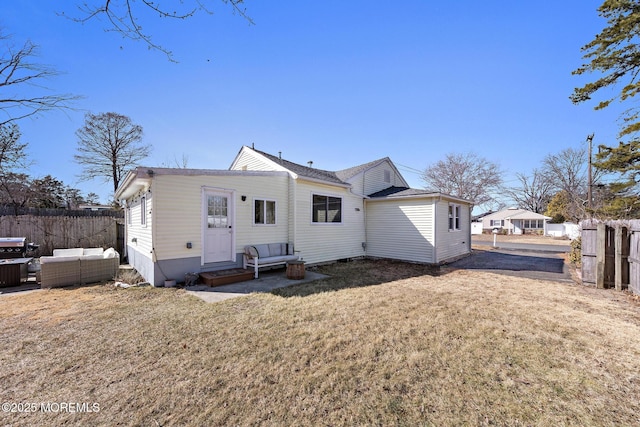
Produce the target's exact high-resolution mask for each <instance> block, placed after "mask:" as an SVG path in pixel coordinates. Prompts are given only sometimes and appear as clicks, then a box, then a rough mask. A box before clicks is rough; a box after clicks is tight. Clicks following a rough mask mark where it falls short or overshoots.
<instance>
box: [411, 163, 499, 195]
mask: <svg viewBox="0 0 640 427" xmlns="http://www.w3.org/2000/svg"><path fill="white" fill-rule="evenodd" d="M502 175H503V172H502V170H501V169H500V167H499V166H498V165H497V164H495V163H493V162H490V161H488V160H487V159H484V158H482V157H479V156H478V155H476V154H473V153H467V154H447V156H446V158H445V160H440V161H438V162H436V163H435V164H433V165H431V166H429V167H428V168H427V169H425V171H424V173H423V175H422V180H423V181H424V182H425V184H426V186H425V187H427V188H430V189H433V190H437V191H440V192H442V193H445V194H450V195H452V196H457V197H461V198H463V199H466V200H469V201H471V202H472V203H473V204H474V205H476V206H479V205H485V204H488V203H490V202H494V201H495V193H496V192H497V191H498V190H499V188H500V186H501V185H502Z"/></svg>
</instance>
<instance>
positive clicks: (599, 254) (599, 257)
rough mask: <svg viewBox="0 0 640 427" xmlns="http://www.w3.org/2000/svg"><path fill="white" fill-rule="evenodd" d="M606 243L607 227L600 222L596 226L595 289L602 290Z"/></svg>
mask: <svg viewBox="0 0 640 427" xmlns="http://www.w3.org/2000/svg"><path fill="white" fill-rule="evenodd" d="M606 241H607V225H606V224H604V223H602V222H600V223H598V225H597V226H596V288H599V289H604V264H605V259H606V253H605V247H606Z"/></svg>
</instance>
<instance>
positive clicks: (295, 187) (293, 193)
mask: <svg viewBox="0 0 640 427" xmlns="http://www.w3.org/2000/svg"><path fill="white" fill-rule="evenodd" d="M289 185H290V186H292V190H291V197H290V199H291V198H292V199H293V201H292V200H289V203H293V206H292V207H291V209H289V215H291V216H292V218H289V221H293V226H292V227H291V232H292V234H293V236H291V237H292V241H293V250H294V251H295V250H296V248H297V247H298V209H297V206H298V182H297V181H296V180H295V179H294V178H293V177H292V176H291V175H289ZM294 254H295V252H294Z"/></svg>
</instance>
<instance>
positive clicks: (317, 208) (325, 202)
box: [311, 194, 342, 223]
mask: <svg viewBox="0 0 640 427" xmlns="http://www.w3.org/2000/svg"><path fill="white" fill-rule="evenodd" d="M311 220H312V222H334V223H335V222H342V199H341V198H340V197H330V196H321V195H319V194H314V195H313V208H312V219H311Z"/></svg>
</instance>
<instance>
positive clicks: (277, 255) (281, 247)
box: [243, 243, 300, 279]
mask: <svg viewBox="0 0 640 427" xmlns="http://www.w3.org/2000/svg"><path fill="white" fill-rule="evenodd" d="M299 258H300V257H299V256H298V255H294V251H293V245H292V244H290V243H265V244H261V245H249V246H245V247H244V262H243V265H244V268H245V269H246V268H247V267H253V271H254V275H253V277H254V278H256V279H257V278H258V268H260V267H272V266H275V265H285V264H286V263H287V262H289V261H298V259H299Z"/></svg>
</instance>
